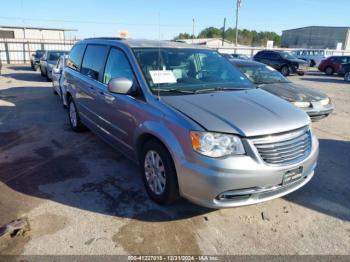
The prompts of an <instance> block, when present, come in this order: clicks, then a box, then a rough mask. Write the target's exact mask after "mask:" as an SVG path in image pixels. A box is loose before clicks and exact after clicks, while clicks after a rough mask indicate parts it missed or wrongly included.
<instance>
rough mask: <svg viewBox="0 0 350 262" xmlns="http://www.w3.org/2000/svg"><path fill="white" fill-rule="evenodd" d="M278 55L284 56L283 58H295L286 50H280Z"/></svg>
mask: <svg viewBox="0 0 350 262" xmlns="http://www.w3.org/2000/svg"><path fill="white" fill-rule="evenodd" d="M280 55H281V56H282V57H283V58H284V59H297V58H296V57H295V56H294V55H292V54H290V53H288V52H280Z"/></svg>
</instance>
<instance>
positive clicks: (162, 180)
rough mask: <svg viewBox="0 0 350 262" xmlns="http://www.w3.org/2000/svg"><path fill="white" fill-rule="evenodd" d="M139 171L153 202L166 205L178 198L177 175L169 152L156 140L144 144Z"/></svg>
mask: <svg viewBox="0 0 350 262" xmlns="http://www.w3.org/2000/svg"><path fill="white" fill-rule="evenodd" d="M140 159H141V161H140V164H141V171H142V176H143V181H144V184H145V187H146V191H147V193H148V195H149V196H150V198H151V199H153V200H154V201H155V202H157V203H159V204H162V205H168V204H171V203H174V202H175V201H177V200H178V199H179V198H180V194H179V186H178V181H177V174H176V169H175V165H174V162H173V159H172V157H171V155H170V153H169V151H168V150H167V149H166V148H165V147H164V145H163V144H161V143H160V142H158V141H157V140H150V141H147V142H146V143H145V145H144V146H143V149H142V153H141V157H140Z"/></svg>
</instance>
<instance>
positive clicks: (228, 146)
mask: <svg viewBox="0 0 350 262" xmlns="http://www.w3.org/2000/svg"><path fill="white" fill-rule="evenodd" d="M190 136H191V141H192V147H193V149H194V150H195V151H196V152H198V153H200V154H202V155H205V156H209V157H222V156H227V155H243V154H245V151H244V147H243V144H242V141H241V139H240V138H239V137H238V136H233V135H226V134H220V133H211V132H197V131H191V132H190Z"/></svg>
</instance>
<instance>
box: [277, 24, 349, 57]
mask: <svg viewBox="0 0 350 262" xmlns="http://www.w3.org/2000/svg"><path fill="white" fill-rule="evenodd" d="M281 47H286V48H312V49H327V48H328V49H337V50H344V51H350V27H334V26H308V27H302V28H296V29H290V30H285V31H283V32H282V42H281Z"/></svg>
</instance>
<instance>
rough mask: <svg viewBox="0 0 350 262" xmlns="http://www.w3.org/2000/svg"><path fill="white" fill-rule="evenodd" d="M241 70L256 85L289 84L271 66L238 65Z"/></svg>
mask: <svg viewBox="0 0 350 262" xmlns="http://www.w3.org/2000/svg"><path fill="white" fill-rule="evenodd" d="M238 67H239V69H240V70H241V71H242V72H243V73H244V74H245V75H246V76H247V77H248V78H249V79H250V80H251V81H252V82H253V83H254V84H258V85H259V84H273V83H288V82H289V80H288V79H287V78H285V77H284V76H283V75H282V74H281V73H280V72H278V71H276V70H275V69H273V68H272V67H270V66H265V65H238Z"/></svg>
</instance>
